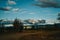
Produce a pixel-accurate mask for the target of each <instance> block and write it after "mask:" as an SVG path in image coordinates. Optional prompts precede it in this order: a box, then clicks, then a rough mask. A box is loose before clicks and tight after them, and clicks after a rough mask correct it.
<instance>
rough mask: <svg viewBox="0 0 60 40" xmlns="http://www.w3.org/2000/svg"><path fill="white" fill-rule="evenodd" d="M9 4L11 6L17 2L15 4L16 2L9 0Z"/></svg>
mask: <svg viewBox="0 0 60 40" xmlns="http://www.w3.org/2000/svg"><path fill="white" fill-rule="evenodd" d="M8 4H9V5H15V4H16V2H15V1H11V0H8Z"/></svg>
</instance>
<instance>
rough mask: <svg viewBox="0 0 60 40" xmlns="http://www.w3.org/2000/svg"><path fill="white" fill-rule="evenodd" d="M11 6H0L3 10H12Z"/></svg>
mask: <svg viewBox="0 0 60 40" xmlns="http://www.w3.org/2000/svg"><path fill="white" fill-rule="evenodd" d="M10 9H11V7H9V6H7V7H0V10H3V11H10Z"/></svg>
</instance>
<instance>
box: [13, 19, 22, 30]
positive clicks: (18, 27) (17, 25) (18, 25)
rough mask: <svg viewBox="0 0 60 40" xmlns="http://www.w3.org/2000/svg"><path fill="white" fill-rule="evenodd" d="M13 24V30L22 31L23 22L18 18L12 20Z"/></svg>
mask: <svg viewBox="0 0 60 40" xmlns="http://www.w3.org/2000/svg"><path fill="white" fill-rule="evenodd" d="M13 26H14V29H15V31H22V30H23V23H22V22H21V21H19V20H18V19H15V20H14V22H13Z"/></svg>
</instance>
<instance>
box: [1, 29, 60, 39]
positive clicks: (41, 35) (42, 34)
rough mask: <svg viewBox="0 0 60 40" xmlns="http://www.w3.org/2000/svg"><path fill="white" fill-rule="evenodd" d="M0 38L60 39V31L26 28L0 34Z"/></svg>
mask: <svg viewBox="0 0 60 40" xmlns="http://www.w3.org/2000/svg"><path fill="white" fill-rule="evenodd" d="M0 40H60V31H59V30H55V31H44V30H43V31H41V30H38V31H37V30H26V31H23V32H17V33H10V34H4V35H1V36H0Z"/></svg>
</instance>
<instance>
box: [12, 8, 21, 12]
mask: <svg viewBox="0 0 60 40" xmlns="http://www.w3.org/2000/svg"><path fill="white" fill-rule="evenodd" d="M19 10H20V9H19V8H13V9H12V11H14V12H18V11H19Z"/></svg>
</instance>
